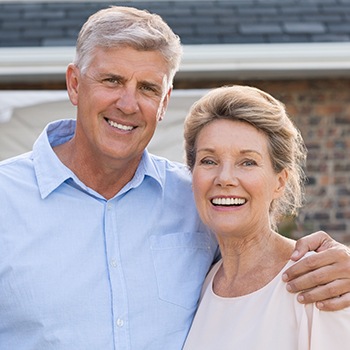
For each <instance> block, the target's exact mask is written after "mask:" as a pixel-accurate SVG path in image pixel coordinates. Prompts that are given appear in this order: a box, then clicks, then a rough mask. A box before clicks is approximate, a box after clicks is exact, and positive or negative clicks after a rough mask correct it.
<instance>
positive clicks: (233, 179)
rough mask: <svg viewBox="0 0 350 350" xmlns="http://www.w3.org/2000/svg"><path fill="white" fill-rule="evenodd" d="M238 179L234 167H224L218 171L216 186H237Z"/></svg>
mask: <svg viewBox="0 0 350 350" xmlns="http://www.w3.org/2000/svg"><path fill="white" fill-rule="evenodd" d="M237 183H238V179H237V176H236V171H235V168H234V166H231V165H223V166H221V167H220V168H219V169H218V173H217V176H216V178H215V184H216V185H219V186H237Z"/></svg>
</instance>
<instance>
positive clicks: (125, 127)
mask: <svg viewBox="0 0 350 350" xmlns="http://www.w3.org/2000/svg"><path fill="white" fill-rule="evenodd" d="M107 122H108V124H109V125H110V126H113V127H114V128H117V129H120V130H124V131H131V130H132V129H133V128H134V127H133V126H127V125H123V124H119V123H116V122H113V121H112V120H109V119H107Z"/></svg>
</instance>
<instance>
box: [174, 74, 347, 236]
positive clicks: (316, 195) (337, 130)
mask: <svg viewBox="0 0 350 350" xmlns="http://www.w3.org/2000/svg"><path fill="white" fill-rule="evenodd" d="M230 83H237V84H248V85H253V86H256V87H259V88H261V89H263V90H265V91H267V92H269V93H271V94H272V95H273V96H275V97H276V98H278V99H280V100H281V101H282V102H284V103H285V104H286V107H287V110H288V112H289V115H290V116H291V117H292V119H293V120H294V121H295V123H296V125H297V126H298V127H299V129H300V130H301V132H302V135H303V137H304V140H305V143H306V145H307V148H308V161H307V169H306V174H307V176H308V184H307V186H306V199H307V202H306V205H305V206H304V208H303V210H302V211H301V212H300V215H299V218H298V220H297V225H294V224H293V225H290V226H289V228H288V230H289V231H290V230H292V233H291V236H292V237H294V238H297V237H300V236H301V235H304V234H307V233H310V232H314V231H317V230H324V231H326V232H328V233H329V234H330V235H331V236H333V237H334V238H335V239H336V240H338V241H340V242H343V243H350V79H317V80H315V79H314V80H294V81H290V80H288V81H245V82H242V81H239V82H234V81H225V82H223V81H221V82H209V81H207V82H203V81H202V82H199V81H197V82H196V83H195V84H192V85H191V87H192V88H193V87H195V88H198V87H214V86H220V85H223V84H230ZM186 86H187V87H189V86H188V83H185V82H182V83H181V82H179V83H178V87H186Z"/></svg>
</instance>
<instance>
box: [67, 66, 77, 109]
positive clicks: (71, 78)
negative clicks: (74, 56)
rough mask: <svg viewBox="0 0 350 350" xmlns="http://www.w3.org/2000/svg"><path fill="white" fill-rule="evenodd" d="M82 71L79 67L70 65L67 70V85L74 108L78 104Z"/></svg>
mask: <svg viewBox="0 0 350 350" xmlns="http://www.w3.org/2000/svg"><path fill="white" fill-rule="evenodd" d="M79 77H80V71H79V69H78V67H77V66H76V65H75V64H73V63H70V64H69V65H68V67H67V70H66V85H67V92H68V96H69V99H70V101H71V102H72V104H73V105H74V106H76V105H77V104H78V87H79Z"/></svg>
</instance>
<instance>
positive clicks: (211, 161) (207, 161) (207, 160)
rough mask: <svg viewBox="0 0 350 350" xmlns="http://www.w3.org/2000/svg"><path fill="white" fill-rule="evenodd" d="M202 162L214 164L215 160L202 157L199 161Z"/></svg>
mask: <svg viewBox="0 0 350 350" xmlns="http://www.w3.org/2000/svg"><path fill="white" fill-rule="evenodd" d="M199 163H200V164H203V165H214V164H215V162H214V161H213V160H212V159H201V160H200V161H199Z"/></svg>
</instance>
